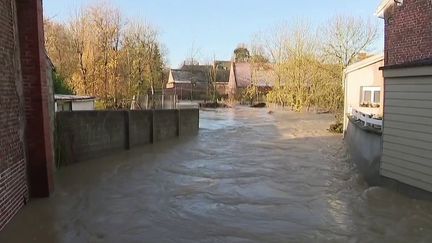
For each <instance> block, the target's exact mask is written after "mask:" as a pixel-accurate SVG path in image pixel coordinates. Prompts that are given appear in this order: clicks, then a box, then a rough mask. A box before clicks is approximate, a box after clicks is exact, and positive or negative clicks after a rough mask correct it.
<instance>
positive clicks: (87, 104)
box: [54, 94, 95, 112]
mask: <svg viewBox="0 0 432 243" xmlns="http://www.w3.org/2000/svg"><path fill="white" fill-rule="evenodd" d="M54 101H55V111H56V112H60V111H92V110H94V109H95V97H92V96H79V95H59V94H56V95H54Z"/></svg>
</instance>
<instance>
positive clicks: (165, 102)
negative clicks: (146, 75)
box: [131, 94, 178, 110]
mask: <svg viewBox="0 0 432 243" xmlns="http://www.w3.org/2000/svg"><path fill="white" fill-rule="evenodd" d="M177 103H178V98H177V96H176V95H173V94H154V95H151V94H150V95H142V96H138V97H134V100H133V101H132V104H131V110H155V109H156V110H169V109H177Z"/></svg>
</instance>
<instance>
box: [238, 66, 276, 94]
mask: <svg viewBox="0 0 432 243" xmlns="http://www.w3.org/2000/svg"><path fill="white" fill-rule="evenodd" d="M234 74H235V79H236V83H237V87H238V88H245V87H248V86H249V85H251V84H252V83H253V84H254V85H255V86H258V87H273V86H275V83H276V80H277V76H276V74H275V72H274V70H273V68H272V67H271V66H268V67H265V68H261V69H258V68H252V65H251V64H250V63H235V64H234Z"/></svg>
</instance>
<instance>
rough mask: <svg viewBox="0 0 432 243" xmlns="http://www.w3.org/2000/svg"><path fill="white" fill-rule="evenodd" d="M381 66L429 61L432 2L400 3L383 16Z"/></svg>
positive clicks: (405, 0) (426, 0)
mask: <svg viewBox="0 0 432 243" xmlns="http://www.w3.org/2000/svg"><path fill="white" fill-rule="evenodd" d="M385 55H386V57H385V64H386V65H394V64H403V63H407V62H412V61H417V60H422V59H426V58H432V1H431V0H404V3H403V5H401V6H396V5H394V6H393V7H391V8H390V9H388V10H387V11H386V13H385Z"/></svg>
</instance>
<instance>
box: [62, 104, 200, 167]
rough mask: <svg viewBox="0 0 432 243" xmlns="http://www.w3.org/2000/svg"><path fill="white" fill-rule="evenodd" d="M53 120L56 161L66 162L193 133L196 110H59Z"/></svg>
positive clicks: (194, 132)
mask: <svg viewBox="0 0 432 243" xmlns="http://www.w3.org/2000/svg"><path fill="white" fill-rule="evenodd" d="M56 124H57V127H56V139H57V141H56V155H57V161H58V163H59V164H60V165H67V164H71V163H76V162H80V161H84V160H88V159H92V158H96V157H99V156H103V155H105V154H106V153H111V152H115V151H121V150H125V149H126V150H127V149H129V148H131V147H135V146H140V145H145V144H151V143H153V142H158V141H164V140H168V139H173V138H175V137H178V136H190V135H196V134H197V133H198V128H199V110H197V109H193V110H155V111H76V112H59V113H57V117H56Z"/></svg>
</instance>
